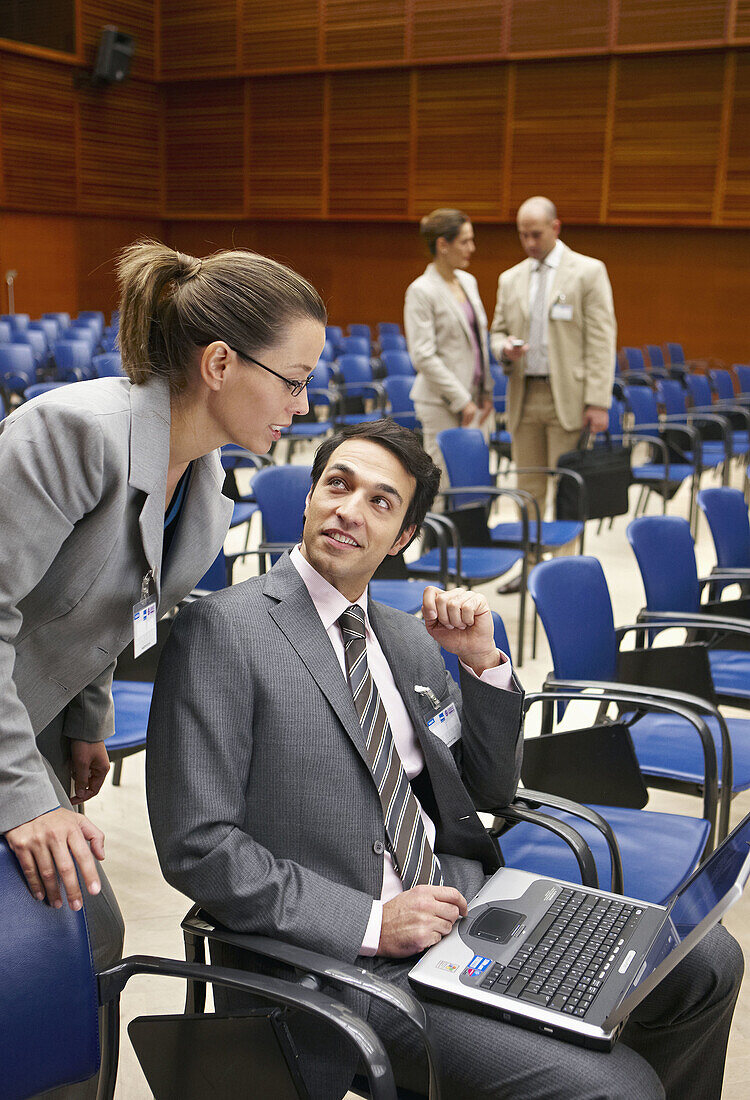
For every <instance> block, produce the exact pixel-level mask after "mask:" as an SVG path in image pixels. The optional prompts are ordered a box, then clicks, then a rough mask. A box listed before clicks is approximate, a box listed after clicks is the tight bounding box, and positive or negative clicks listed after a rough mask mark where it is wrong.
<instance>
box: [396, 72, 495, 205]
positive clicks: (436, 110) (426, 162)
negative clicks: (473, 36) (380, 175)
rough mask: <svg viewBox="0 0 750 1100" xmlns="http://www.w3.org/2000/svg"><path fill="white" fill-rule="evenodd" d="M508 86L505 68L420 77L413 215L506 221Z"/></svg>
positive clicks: (423, 74)
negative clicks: (448, 209) (447, 209)
mask: <svg viewBox="0 0 750 1100" xmlns="http://www.w3.org/2000/svg"><path fill="white" fill-rule="evenodd" d="M506 85H507V68H506V66H504V65H491V66H489V65H488V66H484V65H483V66H481V67H480V68H469V69H462V70H460V71H459V70H457V69H455V68H448V67H445V68H434V69H433V68H431V69H422V70H420V71H419V72H418V74H417V85H416V86H417V103H416V118H417V133H416V157H415V161H416V167H415V173H414V186H413V201H412V207H413V210H412V212H413V213H415V214H419V215H422V214H426V213H428V212H429V211H430V210H433V209H434V208H435V207H438V206H457V207H460V208H461V209H465V210H466V211H467V213H468V214H469V215H470V216H478V215H480V214H484V215H494V216H499V215H500V205H501V198H502V154H503V147H504V141H505V109H506Z"/></svg>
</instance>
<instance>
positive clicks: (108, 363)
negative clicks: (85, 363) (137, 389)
mask: <svg viewBox="0 0 750 1100" xmlns="http://www.w3.org/2000/svg"><path fill="white" fill-rule="evenodd" d="M91 365H92V366H93V368H94V372H95V374H96V376H97V378H119V377H121V376H122V375H123V374H124V373H125V372H124V371H123V369H122V356H121V355H120V353H119V352H117V351H107V352H104V353H103V354H102V355H95V356H94V357H93V359H92V360H91Z"/></svg>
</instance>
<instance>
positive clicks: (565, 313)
mask: <svg viewBox="0 0 750 1100" xmlns="http://www.w3.org/2000/svg"><path fill="white" fill-rule="evenodd" d="M549 315H550V320H552V321H572V320H573V306H572V305H571V303H570V302H566V300H565V295H564V294H558V296H557V298H556V299H555V301H554V302H553V303H552V309H551V310H550V312H549Z"/></svg>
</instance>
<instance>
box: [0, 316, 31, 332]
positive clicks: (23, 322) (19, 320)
mask: <svg viewBox="0 0 750 1100" xmlns="http://www.w3.org/2000/svg"><path fill="white" fill-rule="evenodd" d="M30 320H31V317H30V316H29V315H28V313H2V314H0V321H6V322H7V323H8V324H9V325H10V327H11V329H12V330H13V332H25V331H26V329H27V328H28V325H29V321H30Z"/></svg>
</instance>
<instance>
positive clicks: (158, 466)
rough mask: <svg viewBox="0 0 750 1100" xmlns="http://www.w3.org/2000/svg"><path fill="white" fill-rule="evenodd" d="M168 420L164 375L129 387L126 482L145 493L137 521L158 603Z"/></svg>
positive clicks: (167, 453)
mask: <svg viewBox="0 0 750 1100" xmlns="http://www.w3.org/2000/svg"><path fill="white" fill-rule="evenodd" d="M170 419H171V414H170V404H169V385H168V383H167V382H166V381H165V380H164V379H163V378H152V379H151V380H150V381H148V382H144V383H142V384H141V385H138V386H131V387H130V476H129V478H128V482H129V484H130V485H131V486H132V487H133V488H134V489H140V490H141V491H142V492H144V493H146V500H145V501H144V504H143V508H142V509H141V514H140V516H139V520H138V522H139V525H140V530H141V541H142V543H143V552H144V554H145V557H146V561H147V562H148V565H149V568H150V569H151V571H152V573H153V576H154V587H155V590H156V598H157V602H158V600H159V594H160V585H161V581H160V573H161V552H162V543H163V540H164V504H165V498H166V494H167V467H168V465H169V427H170Z"/></svg>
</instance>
